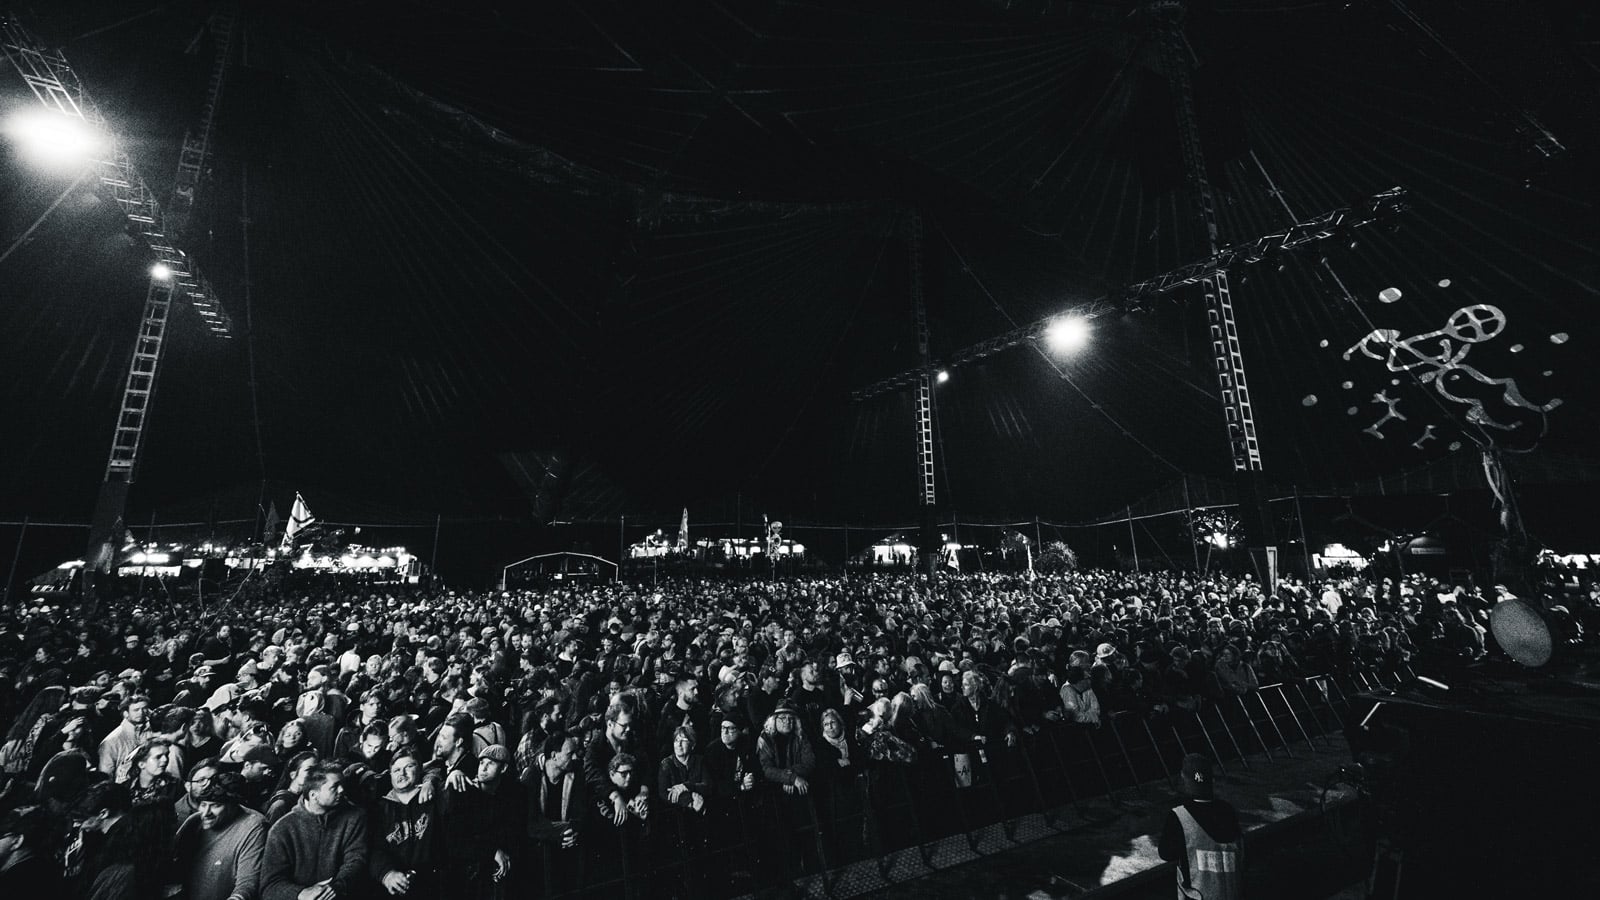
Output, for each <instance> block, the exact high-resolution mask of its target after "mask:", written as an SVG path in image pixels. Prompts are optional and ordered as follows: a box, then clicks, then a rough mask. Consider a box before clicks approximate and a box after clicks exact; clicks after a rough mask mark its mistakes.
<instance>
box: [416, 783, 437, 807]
mask: <svg viewBox="0 0 1600 900" xmlns="http://www.w3.org/2000/svg"><path fill="white" fill-rule="evenodd" d="M417 801H418V802H420V803H430V802H432V801H433V782H432V781H429V780H428V779H426V778H424V779H422V781H421V782H420V783H418V784H417Z"/></svg>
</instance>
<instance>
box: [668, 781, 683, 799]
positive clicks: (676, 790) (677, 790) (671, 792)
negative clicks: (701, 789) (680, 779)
mask: <svg viewBox="0 0 1600 900" xmlns="http://www.w3.org/2000/svg"><path fill="white" fill-rule="evenodd" d="M687 790H688V788H687V787H684V786H683V785H681V784H675V785H673V786H672V787H669V788H667V801H668V802H669V803H677V802H678V798H679V797H682V796H683V792H684V791H687Z"/></svg>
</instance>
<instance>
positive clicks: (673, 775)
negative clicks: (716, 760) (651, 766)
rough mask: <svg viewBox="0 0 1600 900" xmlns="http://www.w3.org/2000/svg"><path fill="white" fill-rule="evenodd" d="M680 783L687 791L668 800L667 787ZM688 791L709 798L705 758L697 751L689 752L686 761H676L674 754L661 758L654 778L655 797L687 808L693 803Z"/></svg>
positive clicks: (709, 782) (709, 783)
mask: <svg viewBox="0 0 1600 900" xmlns="http://www.w3.org/2000/svg"><path fill="white" fill-rule="evenodd" d="M680 784H682V785H686V786H687V787H688V788H689V791H688V792H687V793H684V794H683V795H682V796H680V797H679V798H678V799H677V800H676V801H673V800H669V799H668V797H669V789H670V788H672V787H673V786H675V785H680ZM689 793H695V794H699V795H700V796H701V797H703V798H706V799H709V798H710V793H711V780H710V778H709V777H708V776H707V775H706V763H705V759H704V758H703V757H701V756H700V754H698V753H691V754H689V761H688V763H680V762H678V758H677V757H676V756H668V757H667V758H665V759H663V760H661V769H660V772H659V773H658V774H657V778H656V797H657V798H659V799H660V800H661V802H663V803H671V804H672V805H673V806H682V807H684V808H688V807H689V806H691V805H693V803H694V798H693V797H690V796H689Z"/></svg>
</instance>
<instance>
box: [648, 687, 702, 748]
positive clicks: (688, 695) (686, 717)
mask: <svg viewBox="0 0 1600 900" xmlns="http://www.w3.org/2000/svg"><path fill="white" fill-rule="evenodd" d="M706 717H707V711H706V709H705V708H704V707H703V706H701V704H700V682H699V680H698V679H696V678H695V677H694V676H693V675H689V674H682V675H679V676H678V677H677V678H676V679H675V680H674V682H673V689H672V699H671V700H669V701H667V703H666V705H664V706H662V707H661V712H660V713H659V714H658V715H657V716H656V722H655V725H656V730H657V732H658V733H659V734H660V746H659V747H657V748H656V749H657V754H658V755H659V756H661V757H662V760H663V762H665V759H666V757H667V756H670V755H671V754H672V752H673V742H674V741H676V740H677V733H678V728H679V726H682V725H688V726H690V728H691V729H693V731H694V733H695V734H705V733H706Z"/></svg>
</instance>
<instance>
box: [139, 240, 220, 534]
mask: <svg viewBox="0 0 1600 900" xmlns="http://www.w3.org/2000/svg"><path fill="white" fill-rule="evenodd" d="M150 277H151V278H154V279H156V280H157V281H166V280H167V279H168V278H171V277H172V267H171V266H168V265H167V264H166V263H156V264H155V265H153V266H151V267H150ZM206 549H207V550H209V549H211V548H210V547H207V548H206Z"/></svg>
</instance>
